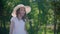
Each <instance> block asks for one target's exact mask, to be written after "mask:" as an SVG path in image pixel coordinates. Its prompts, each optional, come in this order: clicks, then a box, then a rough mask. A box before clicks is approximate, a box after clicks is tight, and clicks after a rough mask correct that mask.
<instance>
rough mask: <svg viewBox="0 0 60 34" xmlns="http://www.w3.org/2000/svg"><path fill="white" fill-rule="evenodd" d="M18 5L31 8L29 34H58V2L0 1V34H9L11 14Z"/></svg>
mask: <svg viewBox="0 0 60 34" xmlns="http://www.w3.org/2000/svg"><path fill="white" fill-rule="evenodd" d="M18 4H24V5H28V6H30V7H31V12H30V13H29V14H27V16H28V18H29V20H30V21H27V22H26V29H27V31H28V33H29V34H60V0H0V34H9V28H10V18H11V17H12V16H11V12H12V11H13V8H14V7H15V6H16V5H18Z"/></svg>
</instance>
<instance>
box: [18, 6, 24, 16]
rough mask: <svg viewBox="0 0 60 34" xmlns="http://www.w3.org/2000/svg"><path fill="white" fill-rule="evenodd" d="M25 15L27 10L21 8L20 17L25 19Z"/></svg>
mask: <svg viewBox="0 0 60 34" xmlns="http://www.w3.org/2000/svg"><path fill="white" fill-rule="evenodd" d="M24 15H25V8H24V7H20V11H19V12H18V16H20V17H23V16H24Z"/></svg>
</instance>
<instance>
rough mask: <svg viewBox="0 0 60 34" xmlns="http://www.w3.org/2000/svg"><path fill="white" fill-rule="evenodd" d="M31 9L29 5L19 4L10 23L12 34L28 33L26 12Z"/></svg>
mask: <svg viewBox="0 0 60 34" xmlns="http://www.w3.org/2000/svg"><path fill="white" fill-rule="evenodd" d="M30 11H31V8H30V7H29V6H24V5H23V4H20V5H17V6H16V7H15V8H14V10H13V12H12V16H13V17H12V18H11V20H10V21H11V24H10V34H28V33H27V31H26V29H25V21H26V14H28V13H29V12H30Z"/></svg>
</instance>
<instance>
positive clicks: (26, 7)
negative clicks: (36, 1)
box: [11, 4, 31, 17]
mask: <svg viewBox="0 0 60 34" xmlns="http://www.w3.org/2000/svg"><path fill="white" fill-rule="evenodd" d="M20 7H25V10H26V14H28V13H29V12H30V11H31V7H30V6H24V5H23V4H19V5H17V6H16V7H15V8H14V9H13V12H12V14H11V15H12V16H13V17H16V11H17V9H18V8H20Z"/></svg>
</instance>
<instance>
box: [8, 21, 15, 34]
mask: <svg viewBox="0 0 60 34" xmlns="http://www.w3.org/2000/svg"><path fill="white" fill-rule="evenodd" d="M13 29H14V22H13V21H11V24H10V32H9V34H12V33H13Z"/></svg>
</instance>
